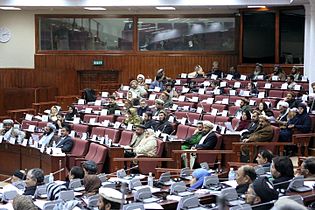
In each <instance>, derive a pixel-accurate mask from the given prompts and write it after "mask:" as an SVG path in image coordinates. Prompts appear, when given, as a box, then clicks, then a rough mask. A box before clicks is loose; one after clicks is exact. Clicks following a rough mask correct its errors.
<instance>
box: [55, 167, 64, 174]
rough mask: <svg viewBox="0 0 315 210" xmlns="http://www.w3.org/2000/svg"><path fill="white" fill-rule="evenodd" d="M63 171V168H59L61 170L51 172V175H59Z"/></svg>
mask: <svg viewBox="0 0 315 210" xmlns="http://www.w3.org/2000/svg"><path fill="white" fill-rule="evenodd" d="M64 170H65V168H61V169H59V170H58V171H55V172H52V174H53V175H55V174H59V173H60V172H62V171H64Z"/></svg>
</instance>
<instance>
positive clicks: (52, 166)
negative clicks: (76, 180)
mask: <svg viewBox="0 0 315 210" xmlns="http://www.w3.org/2000/svg"><path fill="white" fill-rule="evenodd" d="M40 167H41V169H43V171H44V173H45V174H49V173H53V172H56V171H58V170H59V169H62V168H64V170H63V171H61V172H60V173H57V174H55V175H54V178H55V180H65V179H66V176H67V171H66V156H52V155H48V154H45V153H44V154H42V153H41V156H40Z"/></svg>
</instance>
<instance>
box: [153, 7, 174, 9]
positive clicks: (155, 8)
mask: <svg viewBox="0 0 315 210" xmlns="http://www.w3.org/2000/svg"><path fill="white" fill-rule="evenodd" d="M155 9H157V10H176V9H175V7H155Z"/></svg>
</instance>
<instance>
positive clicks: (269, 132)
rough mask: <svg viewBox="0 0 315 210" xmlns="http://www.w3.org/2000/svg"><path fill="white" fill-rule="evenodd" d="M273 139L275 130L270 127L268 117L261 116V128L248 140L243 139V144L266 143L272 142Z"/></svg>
mask: <svg viewBox="0 0 315 210" xmlns="http://www.w3.org/2000/svg"><path fill="white" fill-rule="evenodd" d="M272 138H273V128H272V126H271V125H270V122H269V120H268V119H267V117H266V116H263V115H260V116H259V126H258V128H257V129H256V130H255V131H254V133H252V134H250V135H249V137H248V138H247V139H243V142H265V141H271V140H272Z"/></svg>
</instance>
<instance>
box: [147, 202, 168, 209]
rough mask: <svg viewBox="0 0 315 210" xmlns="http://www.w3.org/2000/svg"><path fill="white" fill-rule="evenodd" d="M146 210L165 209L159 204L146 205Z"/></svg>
mask: <svg viewBox="0 0 315 210" xmlns="http://www.w3.org/2000/svg"><path fill="white" fill-rule="evenodd" d="M143 206H144V209H164V208H163V207H162V206H161V205H160V204H158V203H155V202H153V203H145V204H143Z"/></svg>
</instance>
